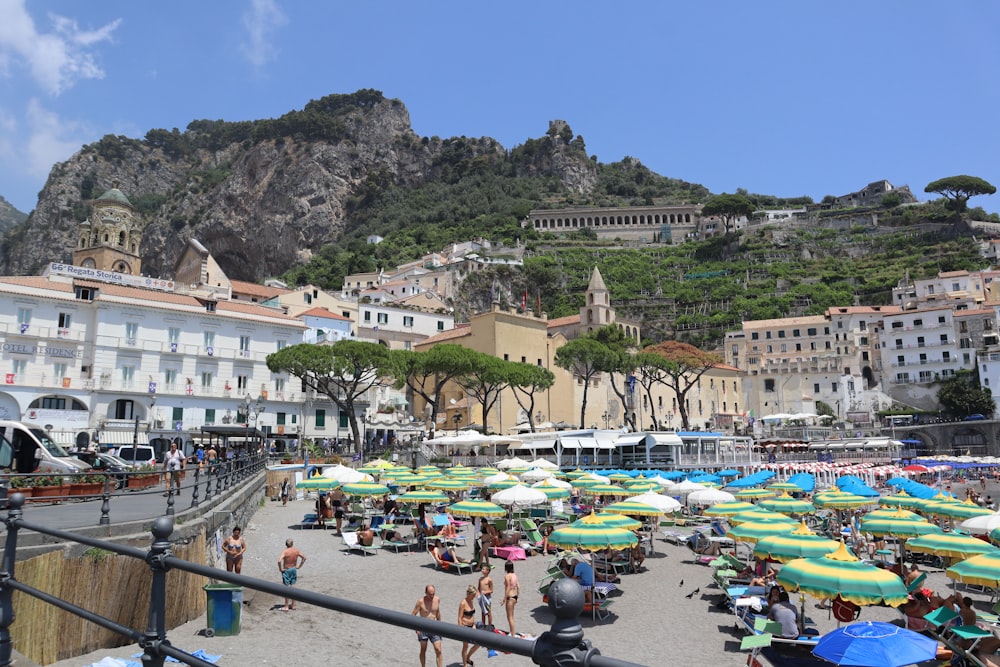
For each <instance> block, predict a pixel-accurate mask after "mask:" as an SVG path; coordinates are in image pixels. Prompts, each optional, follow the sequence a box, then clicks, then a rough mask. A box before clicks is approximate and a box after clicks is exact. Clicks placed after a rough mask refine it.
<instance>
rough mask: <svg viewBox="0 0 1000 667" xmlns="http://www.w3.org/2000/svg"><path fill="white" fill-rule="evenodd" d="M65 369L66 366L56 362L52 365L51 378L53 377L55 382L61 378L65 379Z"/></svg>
mask: <svg viewBox="0 0 1000 667" xmlns="http://www.w3.org/2000/svg"><path fill="white" fill-rule="evenodd" d="M66 368H67V366H66V364H62V363H58V362H57V363H54V364H52V375H53V377H55V378H56V379H57V380H61V379H62V378H64V377H66Z"/></svg>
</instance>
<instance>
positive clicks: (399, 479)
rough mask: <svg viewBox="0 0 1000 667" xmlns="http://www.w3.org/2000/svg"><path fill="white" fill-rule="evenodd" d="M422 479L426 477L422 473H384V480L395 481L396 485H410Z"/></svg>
mask: <svg viewBox="0 0 1000 667" xmlns="http://www.w3.org/2000/svg"><path fill="white" fill-rule="evenodd" d="M422 479H425V478H424V477H421V476H420V475H414V474H413V473H412V472H391V473H389V472H387V473H383V475H382V481H384V482H393V483H395V484H396V486H409V485H410V484H416V483H417V482H419V481H420V480H422Z"/></svg>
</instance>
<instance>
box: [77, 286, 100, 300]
mask: <svg viewBox="0 0 1000 667" xmlns="http://www.w3.org/2000/svg"><path fill="white" fill-rule="evenodd" d="M73 294H74V296H76V298H77V299H80V300H81V301H93V300H94V298H95V297H96V296H97V290H96V289H94V288H93V287H74V288H73Z"/></svg>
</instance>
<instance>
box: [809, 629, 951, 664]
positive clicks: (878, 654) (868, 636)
mask: <svg viewBox="0 0 1000 667" xmlns="http://www.w3.org/2000/svg"><path fill="white" fill-rule="evenodd" d="M937 648H938V644H937V640H936V639H932V638H931V637H925V636H923V635H921V634H919V633H916V632H913V631H912V630H907V629H905V628H901V627H899V626H896V625H893V624H891V623H877V622H872V621H868V622H866V623H852V624H851V625H848V626H845V627H843V628H839V629H837V630H834V631H833V632H830V633H827V634H825V635H823V637H822V638H820V640H819V642H818V643H817V644H816V648H814V649H813V655H815V656H816V657H817V658H821V659H823V660H826V661H828V662H832V663H833V664H835V665H853V666H854V667H902V666H903V665H911V664H914V663H918V662H923V661H925V660H933V659H934V657H935V656H936V655H937Z"/></svg>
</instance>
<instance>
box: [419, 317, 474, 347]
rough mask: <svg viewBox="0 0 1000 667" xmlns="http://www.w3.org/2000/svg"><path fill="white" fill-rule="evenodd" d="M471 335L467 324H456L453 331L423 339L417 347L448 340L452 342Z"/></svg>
mask: <svg viewBox="0 0 1000 667" xmlns="http://www.w3.org/2000/svg"><path fill="white" fill-rule="evenodd" d="M471 335H472V325H471V324H469V323H468V322H464V323H462V324H456V325H455V328H454V329H449V330H448V331H442V332H441V333H439V334H434V335H433V336H428V337H427V338H425V339H423V340H422V341H420V342H419V343H416V344H417V345H420V346H421V347H423V346H424V345H426V344H428V343H444V342H446V341H449V340H454V339H456V338H462V337H464V336H471Z"/></svg>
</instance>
